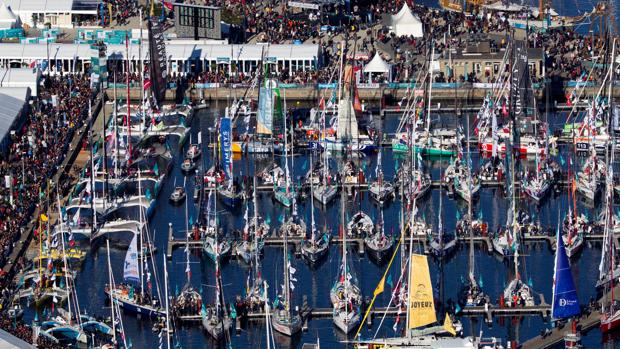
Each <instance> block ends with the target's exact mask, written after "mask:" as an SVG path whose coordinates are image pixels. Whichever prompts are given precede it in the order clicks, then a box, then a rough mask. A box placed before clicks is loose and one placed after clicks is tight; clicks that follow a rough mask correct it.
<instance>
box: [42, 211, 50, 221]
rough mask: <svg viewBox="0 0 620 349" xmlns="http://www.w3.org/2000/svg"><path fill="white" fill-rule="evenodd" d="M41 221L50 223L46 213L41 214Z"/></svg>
mask: <svg viewBox="0 0 620 349" xmlns="http://www.w3.org/2000/svg"><path fill="white" fill-rule="evenodd" d="M41 221H42V222H47V221H49V219H48V218H47V216H46V215H45V213H41Z"/></svg>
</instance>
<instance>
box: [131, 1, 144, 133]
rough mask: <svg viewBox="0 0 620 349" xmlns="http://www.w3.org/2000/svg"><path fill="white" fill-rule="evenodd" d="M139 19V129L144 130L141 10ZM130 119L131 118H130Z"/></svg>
mask: <svg viewBox="0 0 620 349" xmlns="http://www.w3.org/2000/svg"><path fill="white" fill-rule="evenodd" d="M138 13H139V16H140V17H139V18H140V42H139V44H138V59H139V62H140V110H141V111H142V115H141V117H140V125H141V126H142V127H141V129H143V130H144V124H145V123H146V113H145V110H144V99H145V97H146V91H144V60H143V59H142V9H140V10H139V11H138ZM130 117H131V116H130Z"/></svg>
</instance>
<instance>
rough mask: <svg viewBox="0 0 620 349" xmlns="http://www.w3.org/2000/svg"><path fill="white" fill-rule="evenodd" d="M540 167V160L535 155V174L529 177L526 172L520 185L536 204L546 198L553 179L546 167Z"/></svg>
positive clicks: (551, 173)
mask: <svg viewBox="0 0 620 349" xmlns="http://www.w3.org/2000/svg"><path fill="white" fill-rule="evenodd" d="M545 163H546V162H545ZM541 167H542V164H541V160H540V158H539V155H538V154H536V172H535V174H534V176H533V177H532V176H529V175H528V172H526V173H525V177H524V178H523V180H522V183H521V186H522V189H523V191H524V192H525V193H526V194H527V195H528V196H529V197H531V198H532V199H534V201H536V202H540V201H542V200H543V199H544V198H545V197H546V196H547V194H548V193H549V190H550V189H551V181H552V179H553V172H552V171H551V170H550V169H548V168H547V166H544V168H541Z"/></svg>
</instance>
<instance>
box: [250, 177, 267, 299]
mask: <svg viewBox="0 0 620 349" xmlns="http://www.w3.org/2000/svg"><path fill="white" fill-rule="evenodd" d="M255 171H256V170H255ZM252 197H253V200H254V239H253V243H254V246H255V249H254V278H255V279H257V278H258V275H259V269H260V256H259V254H260V253H259V250H258V236H257V235H256V234H257V233H258V200H256V176H254V183H253V185H252ZM265 299H267V298H265Z"/></svg>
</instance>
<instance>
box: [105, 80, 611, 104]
mask: <svg viewBox="0 0 620 349" xmlns="http://www.w3.org/2000/svg"><path fill="white" fill-rule="evenodd" d="M203 85H209V84H203ZM211 85H215V86H210V87H206V88H203V87H198V88H197V87H195V86H191V85H190V86H188V87H187V89H186V90H185V91H184V92H183V95H184V96H185V97H189V98H190V99H191V100H192V101H200V100H204V101H207V102H208V101H215V100H219V101H226V100H232V99H235V98H237V99H238V98H241V97H245V98H252V99H257V98H258V88H254V89H248V88H247V87H246V86H245V85H242V86H237V87H234V86H231V85H226V86H219V85H216V84H211ZM482 85H485V84H482ZM599 89H600V87H598V86H587V87H584V88H583V93H582V94H581V96H582V98H585V97H588V96H594V95H596V94H597V93H598V92H599ZM113 90H114V88H113V87H112V86H108V88H107V94H108V96H112V95H113V93H114V92H113ZM281 91H284V92H281V95H282V96H284V95H286V99H287V100H288V101H308V102H310V101H312V102H318V101H319V100H320V99H321V98H322V97H323V98H325V99H326V100H328V99H329V98H330V97H331V95H332V93H333V90H332V89H327V88H319V87H317V85H312V86H307V85H306V86H303V87H295V88H281ZM491 91H492V89H491V88H485V87H474V86H472V85H471V84H469V86H467V85H463V86H460V87H456V88H449V87H444V88H433V90H432V98H433V101H436V102H442V101H445V102H447V103H449V104H454V102H455V101H458V102H459V103H462V102H464V101H465V102H466V101H472V102H477V101H482V100H483V99H484V97H485V96H486V95H487V94H489V93H491ZM358 92H359V97H360V99H361V100H365V101H372V102H378V101H380V100H381V99H382V98H385V99H386V100H388V102H389V101H390V100H391V101H392V102H395V101H399V100H401V99H402V98H403V97H405V96H407V94H409V95H412V94H413V93H414V92H413V90H412V89H411V90H408V89H407V88H402V87H399V88H391V87H389V86H385V87H373V88H360V89H358ZM115 93H116V95H117V96H118V97H119V98H126V96H127V88H126V86H119V87H118V88H116V92H115ZM177 93H178V92H177V89H176V88H169V89H167V90H166V100H168V101H174V100H175V98H176V96H177ZM415 93H418V94H420V93H423V91H422V90H417V91H416V92H415ZM129 94H130V96H131V99H132V100H139V99H140V89H139V88H138V87H137V86H136V87H131V88H130V89H129ZM534 96H535V97H536V98H537V100H538V101H539V102H544V100H545V95H544V89H535V90H534ZM551 97H552V98H553V97H555V98H557V99H559V100H562V101H563V98H565V97H564V92H563V91H554V92H553V96H551ZM614 97H615V98H618V97H620V88H617V89H615V90H614ZM552 100H553V99H552ZM389 104H394V103H389Z"/></svg>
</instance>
